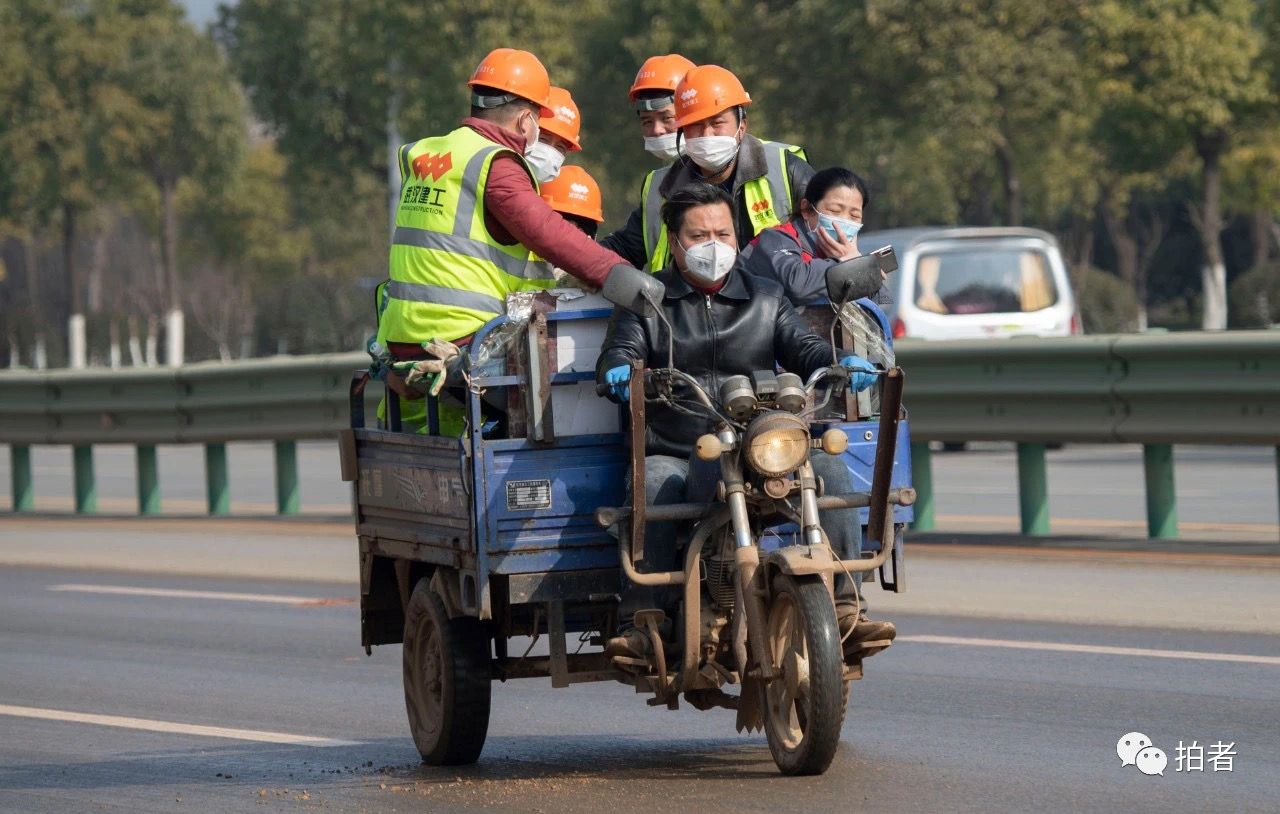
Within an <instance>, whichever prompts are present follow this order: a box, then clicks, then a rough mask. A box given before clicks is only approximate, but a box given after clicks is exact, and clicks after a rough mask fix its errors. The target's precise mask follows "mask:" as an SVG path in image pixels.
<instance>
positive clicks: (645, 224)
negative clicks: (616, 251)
mask: <svg viewBox="0 0 1280 814" xmlns="http://www.w3.org/2000/svg"><path fill="white" fill-rule="evenodd" d="M672 166H674V165H672V164H668V165H667V166H665V167H662V168H661V169H656V170H654V171H653V172H651V173H649V174H648V175H646V176H645V177H644V184H643V185H642V186H641V188H640V228H641V231H642V232H643V233H644V253H645V256H646V257H653V253H654V251H655V250H656V249H657V247H658V243H659V241H661V242H662V243H664V244H665V243H666V240H665V237H666V236H665V235H664V234H663V232H664V230H663V228H662V196H661V195H659V194H658V189H659V188H660V187H661V186H662V181H663V179H665V178H666V177H667V173H668V172H670V171H671V167H672Z"/></svg>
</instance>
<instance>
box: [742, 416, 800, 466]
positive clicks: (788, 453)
mask: <svg viewBox="0 0 1280 814" xmlns="http://www.w3.org/2000/svg"><path fill="white" fill-rule="evenodd" d="M743 449H744V452H745V454H746V456H747V464H748V465H749V466H750V467H751V468H752V469H754V470H755V471H756V472H759V473H760V474H761V475H764V476H765V477H770V478H779V477H782V476H783V475H786V474H788V473H790V472H793V471H795V470H796V469H798V468H799V467H800V465H801V464H803V463H804V462H805V460H807V459H808V457H809V426H808V425H807V424H805V422H804V420H803V419H801V418H800V417H798V416H795V415H792V414H791V413H784V412H782V411H781V410H770V411H769V412H767V413H765V414H764V415H761V416H759V417H758V418H756V420H755V421H752V422H751V425H750V426H748V427H747V434H746V440H745V443H744V444H743Z"/></svg>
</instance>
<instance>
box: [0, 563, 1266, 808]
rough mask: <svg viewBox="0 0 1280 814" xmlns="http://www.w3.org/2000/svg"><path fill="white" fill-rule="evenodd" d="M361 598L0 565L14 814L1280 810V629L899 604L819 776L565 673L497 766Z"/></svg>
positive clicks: (1223, 578)
mask: <svg viewBox="0 0 1280 814" xmlns="http://www.w3.org/2000/svg"><path fill="white" fill-rule="evenodd" d="M1100 567H1101V568H1102V569H1104V570H1106V569H1109V568H1110V566H1108V565H1107V564H1105V563H1104V564H1102V566H1100ZM1185 567H1186V568H1187V570H1188V572H1189V573H1194V574H1199V575H1200V577H1201V579H1202V580H1204V581H1208V583H1209V584H1210V585H1211V586H1212V587H1213V588H1214V589H1216V590H1215V591H1212V593H1216V595H1217V596H1218V597H1220V601H1221V602H1223V603H1227V602H1228V601H1229V599H1230V601H1248V599H1247V596H1234V595H1233V593H1232V586H1233V578H1234V577H1236V576H1239V575H1240V574H1242V573H1246V572H1247V573H1253V572H1254V570H1255V569H1252V568H1251V567H1249V566H1247V565H1246V566H1240V567H1238V568H1236V569H1232V568H1223V569H1205V568H1203V567H1200V566H1197V565H1194V564H1191V565H1187V566H1185ZM77 586H78V587H77ZM983 587H994V586H983ZM122 588H123V589H125V590H126V591H128V592H127V593H103V592H102V591H104V590H113V589H115V590H119V589H122ZM975 589H978V588H976V587H975ZM174 591H196V592H205V593H204V594H197V595H184V594H174V593H173V592H174ZM157 592H159V595H156V593H157ZM227 594H231V595H233V596H227ZM351 594H352V589H351V585H350V584H349V583H341V584H335V583H307V582H297V581H294V582H274V583H272V582H261V581H246V580H239V579H236V580H232V579H207V578H182V577H175V576H166V575H150V576H144V575H138V574H129V573H102V572H92V571H68V570H54V569H40V568H15V567H10V568H7V569H5V570H3V571H0V810H4V811H22V812H40V811H77V812H78V811H184V810H193V811H309V810H319V811H452V810H463V809H474V808H488V809H495V810H519V811H590V812H599V811H603V810H612V811H656V810H666V811H669V810H690V811H693V810H708V809H710V808H711V807H712V806H716V807H717V808H723V809H724V810H728V811H737V810H741V811H769V812H776V811H780V810H781V811H792V810H804V811H831V810H876V811H895V812H896V811H983V812H1001V811H1011V812H1012V811H1018V812H1022V811H1029V810H1074V811H1125V812H1143V811H1188V812H1190V811H1195V812H1201V811H1205V810H1212V811H1232V812H1241V811H1259V812H1261V811H1275V810H1276V808H1277V801H1280V636H1277V635H1258V634H1243V633H1216V634H1208V633H1202V632H1195V631H1193V630H1188V629H1185V626H1184V627H1183V629H1176V628H1170V627H1166V628H1155V627H1115V626H1092V625H1081V624H1071V625H1068V624H1062V623H1033V622H1018V621H996V620H990V619H981V618H963V619H958V618H949V617H948V616H945V615H939V614H906V613H895V614H894V618H895V619H896V621H897V622H898V623H899V625H900V629H901V631H902V636H903V640H902V641H900V643H899V644H897V645H895V646H894V647H893V648H892V649H890V650H889V651H888V652H886V653H884V654H882V655H880V656H877V657H876V658H875V660H874V661H872V662H871V663H870V664H869V665H868V677H867V678H866V679H865V680H864V681H862V682H860V683H857V684H855V685H854V691H855V693H854V696H853V699H854V700H853V702H852V704H851V714H850V716H849V718H848V719H847V720H846V723H845V728H844V734H843V742H842V746H841V750H840V752H839V754H838V755H837V757H836V761H835V763H834V765H833V766H832V767H831V770H830V771H829V772H828V773H827V774H826V775H824V776H822V777H819V778H795V779H788V778H781V777H779V776H778V775H777V774H776V771H775V769H774V767H773V764H772V761H771V760H770V758H769V754H768V749H767V747H766V746H765V744H764V740H763V738H762V737H760V736H741V735H737V734H735V733H734V731H733V726H732V715H731V713H728V712H723V711H713V712H708V713H699V712H695V711H692V710H688V709H683V710H681V711H679V712H674V713H673V712H668V711H666V710H655V709H651V708H649V707H647V706H646V705H645V703H644V701H643V699H642V698H640V697H637V696H636V695H634V694H633V693H632V692H631V691H630V689H629V688H626V687H623V686H621V685H615V684H596V685H585V686H575V687H573V688H570V689H568V690H552V689H551V688H550V686H549V683H548V682H546V681H544V680H527V681H522V682H512V683H509V684H505V685H498V686H496V687H495V692H494V709H493V720H492V724H491V727H490V733H489V739H488V741H487V744H486V747H485V751H484V754H483V756H482V758H481V762H480V763H479V764H478V765H477V766H474V767H467V768H454V769H432V768H428V767H424V766H422V765H421V764H420V763H419V762H418V760H417V755H416V752H415V751H414V749H413V746H412V743H411V741H410V740H409V736H408V732H407V725H406V723H405V720H404V710H403V705H402V698H401V689H400V683H399V682H400V665H399V661H400V648H399V647H398V646H388V647H381V648H376V649H375V650H374V654H373V657H372V658H366V657H365V656H364V655H363V653H362V652H361V651H360V649H359V647H358V624H357V609H356V607H355V605H354V604H352V603H351V601H350V600H351ZM235 595H238V596H235ZM290 597H301V598H303V599H307V600H332V601H329V602H316V601H311V602H309V603H308V604H292V603H290V602H289V601H288V598H290ZM1174 598H1176V592H1175V595H1174ZM1163 601H1170V600H1169V599H1166V600H1163ZM1203 610H1204V613H1205V614H1211V613H1212V612H1213V607H1212V606H1207V607H1204V608H1203ZM973 639H978V640H983V641H977V642H974V641H967V642H966V641H964V640H973ZM957 640H960V641H961V643H957ZM1073 645H1078V646H1079V647H1076V648H1075V649H1072V646H1073ZM1100 648H1115V649H1113V650H1106V649H1100ZM1149 650H1156V651H1160V652H1159V653H1155V654H1153V653H1150V652H1147V651H1149ZM1187 651H1198V654H1197V652H1191V653H1188V652H1187ZM1233 654H1234V655H1233ZM1241 654H1243V658H1241ZM1232 659H1235V660H1232ZM68 712H69V713H72V720H51V719H50V717H51V716H54V717H65V716H64V715H63V713H68ZM83 715H97V716H116V717H115V718H112V719H105V720H104V719H100V718H84V717H82V716H83ZM107 724H110V725H107ZM193 725H194V726H203V727H218V728H233V729H237V730H243V731H239V732H226V731H225V730H224V729H214V730H200V729H196V730H193V729H191V728H190V727H191V726H193ZM139 727H141V728H139ZM157 730H159V731H157ZM1130 731H1140V732H1143V733H1145V734H1147V735H1148V736H1150V738H1151V739H1152V740H1153V741H1154V743H1155V744H1156V745H1157V746H1159V747H1161V748H1163V749H1164V750H1165V751H1166V752H1167V753H1168V760H1169V763H1168V767H1167V768H1166V770H1165V772H1164V775H1163V776H1150V777H1149V776H1145V775H1143V774H1141V773H1140V772H1139V771H1138V770H1137V769H1136V768H1135V767H1134V766H1123V767H1122V766H1121V761H1120V759H1119V758H1118V757H1117V756H1116V751H1115V747H1116V742H1117V740H1118V739H1119V738H1120V737H1121V736H1122V735H1124V734H1125V733H1127V732H1130ZM304 738H311V739H321V740H320V741H318V742H317V741H314V740H313V741H306V740H302V739H304ZM264 739H267V740H275V741H284V742H263V740H264ZM326 739H327V740H326ZM1193 739H1194V740H1195V741H1197V742H1198V744H1199V745H1201V746H1202V747H1204V748H1205V750H1206V751H1205V756H1206V760H1205V763H1204V771H1195V772H1187V771H1183V772H1179V771H1177V770H1176V769H1177V766H1176V764H1175V759H1176V749H1177V746H1178V743H1179V741H1182V742H1184V744H1190V742H1191V741H1192V740H1193ZM334 741H337V742H339V743H334ZM342 742H345V744H344V743H342ZM1219 742H1222V743H1231V742H1234V744H1235V747H1234V751H1235V752H1236V755H1235V756H1234V757H1233V766H1232V771H1230V772H1226V771H1219V772H1214V771H1213V770H1212V762H1211V761H1210V760H1209V759H1208V754H1209V751H1210V749H1209V747H1210V746H1211V745H1212V744H1215V743H1219Z"/></svg>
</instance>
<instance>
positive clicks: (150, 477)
mask: <svg viewBox="0 0 1280 814" xmlns="http://www.w3.org/2000/svg"><path fill="white" fill-rule="evenodd" d="M159 513H160V470H159V467H158V466H157V465H156V445H155V444H138V514H159Z"/></svg>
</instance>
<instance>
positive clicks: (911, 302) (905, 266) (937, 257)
mask: <svg viewBox="0 0 1280 814" xmlns="http://www.w3.org/2000/svg"><path fill="white" fill-rule="evenodd" d="M885 245H890V246H893V248H894V250H895V251H896V252H897V255H898V270H897V271H895V272H893V273H892V274H890V275H889V278H888V280H887V282H886V285H887V286H888V288H889V291H890V292H891V293H892V294H893V299H894V302H893V304H892V305H889V306H886V307H885V310H886V312H887V313H888V314H889V318H890V320H891V322H892V325H893V335H894V337H895V338H899V337H904V336H906V337H912V338H920V339H982V338H1005V337H1010V336H1027V335H1030V336H1070V335H1072V334H1078V333H1081V327H1080V314H1079V313H1078V311H1077V310H1076V300H1075V295H1074V294H1073V293H1072V290H1071V282H1070V280H1069V279H1068V278H1067V269H1066V265H1065V264H1064V263H1063V262H1062V253H1061V252H1060V251H1058V243H1057V241H1056V240H1054V238H1053V235H1050V234H1049V233H1048V232H1042V231H1040V230H1039V229H1023V228H1016V227H991V228H988V227H972V226H957V227H928V228H912V229H888V230H885V231H881V232H869V233H866V234H863V235H859V236H858V246H859V248H861V249H862V250H863V251H864V252H869V251H871V250H873V249H878V248H880V247H881V246H885Z"/></svg>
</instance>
